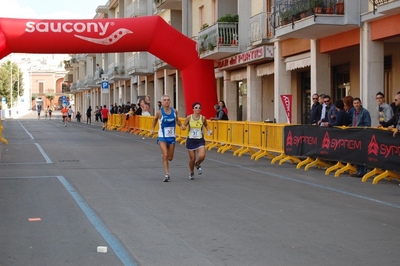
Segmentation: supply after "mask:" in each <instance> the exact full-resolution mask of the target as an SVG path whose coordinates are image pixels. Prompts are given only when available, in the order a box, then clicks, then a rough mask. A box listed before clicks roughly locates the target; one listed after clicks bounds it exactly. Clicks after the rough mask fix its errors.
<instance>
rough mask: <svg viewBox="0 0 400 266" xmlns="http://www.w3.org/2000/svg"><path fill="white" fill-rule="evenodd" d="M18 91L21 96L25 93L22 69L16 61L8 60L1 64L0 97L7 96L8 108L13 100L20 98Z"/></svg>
mask: <svg viewBox="0 0 400 266" xmlns="http://www.w3.org/2000/svg"><path fill="white" fill-rule="evenodd" d="M11 85H12V86H11ZM11 87H12V88H11ZM10 92H11V95H10ZM18 93H19V96H22V95H23V94H24V84H23V78H22V72H21V69H20V68H19V67H18V65H17V64H16V63H12V62H11V61H7V62H5V63H3V64H2V65H1V66H0V97H1V98H2V97H5V98H6V101H7V106H8V108H11V101H12V102H15V101H16V100H18ZM11 96H12V100H11Z"/></svg>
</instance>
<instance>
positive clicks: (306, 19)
mask: <svg viewBox="0 0 400 266" xmlns="http://www.w3.org/2000/svg"><path fill="white" fill-rule="evenodd" d="M275 3H276V5H275V6H273V7H272V14H271V27H272V28H273V30H274V36H275V38H278V39H287V38H307V39H320V38H323V37H326V36H330V35H335V34H338V33H341V32H346V31H349V30H352V29H356V28H358V27H359V25H360V23H361V22H360V13H359V7H358V1H354V0H281V1H276V2H275Z"/></svg>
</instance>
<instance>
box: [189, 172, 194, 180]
mask: <svg viewBox="0 0 400 266" xmlns="http://www.w3.org/2000/svg"><path fill="white" fill-rule="evenodd" d="M193 179H194V173H193V172H192V173H189V180H193Z"/></svg>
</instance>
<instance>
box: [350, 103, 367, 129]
mask: <svg viewBox="0 0 400 266" xmlns="http://www.w3.org/2000/svg"><path fill="white" fill-rule="evenodd" d="M351 125H352V126H353V127H370V126H371V115H370V114H369V112H368V110H367V109H365V108H363V107H362V106H361V108H360V110H359V111H358V112H357V110H354V113H353V121H352V123H351Z"/></svg>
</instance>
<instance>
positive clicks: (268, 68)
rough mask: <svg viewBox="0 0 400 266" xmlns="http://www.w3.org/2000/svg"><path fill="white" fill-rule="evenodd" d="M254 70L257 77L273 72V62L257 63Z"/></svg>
mask: <svg viewBox="0 0 400 266" xmlns="http://www.w3.org/2000/svg"><path fill="white" fill-rule="evenodd" d="M256 70H257V76H258V77H261V76H265V75H271V74H274V63H268V64H263V65H259V66H257V68H256Z"/></svg>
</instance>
